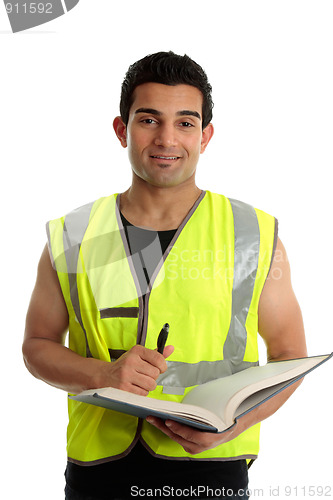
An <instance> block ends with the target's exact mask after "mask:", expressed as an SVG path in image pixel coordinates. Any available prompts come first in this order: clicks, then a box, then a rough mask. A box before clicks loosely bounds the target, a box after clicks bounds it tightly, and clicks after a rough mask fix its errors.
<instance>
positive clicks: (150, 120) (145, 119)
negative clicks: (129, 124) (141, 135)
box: [141, 118, 156, 125]
mask: <svg viewBox="0 0 333 500" xmlns="http://www.w3.org/2000/svg"><path fill="white" fill-rule="evenodd" d="M141 123H146V124H147V125H152V124H154V123H156V120H153V118H144V119H143V120H141Z"/></svg>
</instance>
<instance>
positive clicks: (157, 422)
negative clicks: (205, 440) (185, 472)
mask: <svg viewBox="0 0 333 500" xmlns="http://www.w3.org/2000/svg"><path fill="white" fill-rule="evenodd" d="M146 420H147V422H149V423H150V424H152V425H154V426H155V427H156V428H157V429H159V430H160V431H162V432H163V433H164V434H165V435H166V436H168V437H169V438H170V439H172V440H173V441H175V442H176V443H178V444H180V445H181V446H182V447H183V448H184V450H185V451H186V452H187V453H190V454H192V455H195V454H197V453H200V452H201V451H203V450H202V448H201V447H200V446H199V445H197V444H196V443H193V442H191V441H187V440H186V439H184V438H183V437H181V436H180V435H179V434H177V433H174V432H173V431H172V430H171V425H172V424H174V423H175V422H174V421H170V420H167V421H166V422H163V420H161V419H159V418H156V417H151V416H149V417H147V418H146ZM170 423H171V425H170Z"/></svg>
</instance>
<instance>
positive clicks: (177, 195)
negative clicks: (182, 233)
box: [120, 179, 202, 231]
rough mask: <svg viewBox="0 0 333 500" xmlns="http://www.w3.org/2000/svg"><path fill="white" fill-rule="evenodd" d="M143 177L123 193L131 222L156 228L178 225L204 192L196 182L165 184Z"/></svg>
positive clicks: (122, 204) (122, 203)
mask: <svg viewBox="0 0 333 500" xmlns="http://www.w3.org/2000/svg"><path fill="white" fill-rule="evenodd" d="M140 181H141V179H140ZM140 181H139V182H133V183H132V185H131V187H130V188H129V189H128V190H127V191H125V192H124V193H122V194H121V197H120V210H121V212H122V213H123V215H124V217H126V219H127V220H128V221H129V222H130V223H131V224H133V225H135V226H141V227H145V228H148V229H154V230H155V231H165V230H168V229H176V228H177V227H178V226H179V225H180V224H181V222H182V221H183V219H184V218H185V217H186V215H187V213H188V212H189V210H190V209H191V208H192V206H193V205H194V203H195V202H196V201H197V199H198V198H199V196H200V194H201V192H202V191H201V189H199V188H198V187H197V186H196V185H195V183H193V184H191V185H185V184H184V185H179V186H171V187H168V188H165V187H156V186H152V185H150V184H148V183H146V182H144V181H141V182H140Z"/></svg>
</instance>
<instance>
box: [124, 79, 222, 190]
mask: <svg viewBox="0 0 333 500" xmlns="http://www.w3.org/2000/svg"><path fill="white" fill-rule="evenodd" d="M133 98H134V101H133V104H132V106H131V109H130V113H129V121H128V125H127V127H126V128H125V127H123V129H122V130H123V138H121V137H120V136H119V133H118V132H119V130H120V128H119V127H118V132H117V126H116V125H115V130H116V133H117V135H118V138H119V139H120V140H121V142H122V144H123V146H125V147H126V146H127V147H128V154H129V159H130V162H131V165H132V170H133V173H134V176H137V177H138V178H140V179H142V180H144V181H145V182H147V183H149V184H151V185H153V186H157V187H172V186H176V185H180V184H183V183H194V176H195V170H196V166H197V163H198V160H199V155H200V154H201V153H203V152H204V150H205V148H206V146H207V144H208V142H209V140H210V138H211V136H212V134H213V127H212V125H211V124H210V125H208V126H207V127H206V128H205V129H204V131H203V130H202V102H203V97H202V94H201V92H200V91H199V90H198V89H197V88H196V87H192V86H190V85H175V86H168V85H162V84H159V83H145V84H143V85H140V86H138V87H137V88H136V89H135V91H134V94H133ZM116 120H117V119H116ZM116 120H115V122H116ZM118 124H119V122H118Z"/></svg>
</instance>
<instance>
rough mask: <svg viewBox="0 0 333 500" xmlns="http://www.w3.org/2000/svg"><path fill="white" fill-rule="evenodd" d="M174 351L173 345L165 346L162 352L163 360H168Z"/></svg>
mask: <svg viewBox="0 0 333 500" xmlns="http://www.w3.org/2000/svg"><path fill="white" fill-rule="evenodd" d="M174 350H175V348H174V346H173V345H167V346H165V347H164V350H163V356H164V357H165V358H168V357H169V356H170V355H171V354H172V353H173V351H174Z"/></svg>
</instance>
